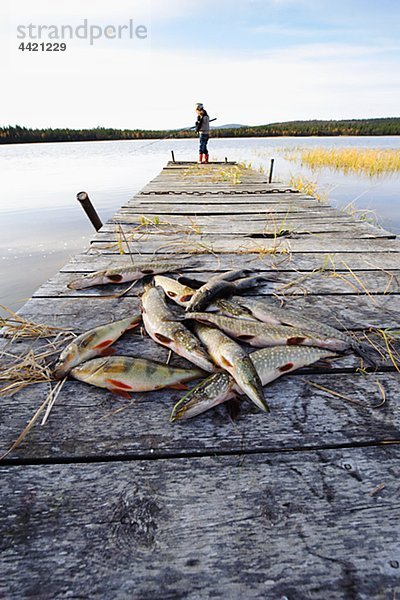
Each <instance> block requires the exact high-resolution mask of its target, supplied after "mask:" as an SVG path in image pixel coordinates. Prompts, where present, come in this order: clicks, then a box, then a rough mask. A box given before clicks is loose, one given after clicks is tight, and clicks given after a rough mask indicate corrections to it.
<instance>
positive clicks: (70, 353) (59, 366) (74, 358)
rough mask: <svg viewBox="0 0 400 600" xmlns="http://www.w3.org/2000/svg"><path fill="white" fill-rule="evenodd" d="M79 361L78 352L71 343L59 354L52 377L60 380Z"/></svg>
mask: <svg viewBox="0 0 400 600" xmlns="http://www.w3.org/2000/svg"><path fill="white" fill-rule="evenodd" d="M79 361H80V352H79V347H78V345H77V344H75V343H74V342H72V343H71V344H68V346H67V347H66V348H64V350H63V351H62V352H61V354H60V356H59V358H58V361H57V362H56V364H55V367H54V370H53V375H54V377H55V378H56V379H62V378H63V377H65V376H66V375H67V374H68V373H69V371H70V370H71V369H72V368H73V367H74V366H75V365H77V364H79Z"/></svg>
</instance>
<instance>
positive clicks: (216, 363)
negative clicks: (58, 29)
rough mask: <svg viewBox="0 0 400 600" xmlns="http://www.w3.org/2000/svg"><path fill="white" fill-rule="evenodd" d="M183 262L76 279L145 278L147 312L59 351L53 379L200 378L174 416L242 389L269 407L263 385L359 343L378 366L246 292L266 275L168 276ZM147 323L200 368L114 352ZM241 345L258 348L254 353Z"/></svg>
mask: <svg viewBox="0 0 400 600" xmlns="http://www.w3.org/2000/svg"><path fill="white" fill-rule="evenodd" d="M180 269H181V265H178V264H174V263H170V262H167V261H159V262H153V263H148V264H141V265H132V266H129V267H126V268H123V269H109V270H106V271H99V272H97V273H93V274H91V275H88V276H85V277H82V278H80V279H77V280H74V281H72V282H71V283H70V284H69V285H68V287H70V288H73V289H84V288H86V287H90V286H94V285H104V284H108V283H122V282H128V281H135V280H139V279H142V278H145V277H146V278H147V279H149V277H150V278H151V280H150V281H147V283H144V292H143V294H142V296H141V313H139V314H135V315H133V316H131V317H128V318H126V319H122V320H120V321H115V322H113V323H108V324H105V325H102V326H100V327H96V328H95V329H92V330H90V331H88V332H86V333H83V334H82V335H80V336H78V337H77V338H75V339H74V340H73V342H71V343H70V344H69V345H68V346H67V347H66V348H65V349H64V350H63V352H62V353H61V354H60V357H59V359H58V362H57V364H56V365H55V368H54V376H55V377H56V378H58V379H61V378H63V377H65V376H67V375H71V376H72V377H74V378H75V379H78V380H80V381H84V382H85V383H88V384H91V385H95V386H98V387H102V388H105V389H107V390H109V391H111V392H114V393H116V394H119V395H122V396H124V397H130V396H129V394H130V393H132V392H146V391H153V390H158V389H161V388H165V387H170V388H174V389H184V390H187V386H186V385H185V383H186V382H188V381H191V380H194V379H199V378H202V381H201V382H200V383H199V384H198V385H196V386H195V387H194V388H192V389H191V390H190V391H189V392H188V393H187V394H186V395H185V396H184V397H183V398H181V399H180V400H179V402H177V404H175V406H174V408H173V410H172V414H171V422H173V421H176V420H181V419H188V418H191V417H194V416H196V415H198V414H200V413H202V412H204V411H206V410H208V409H210V408H212V407H214V406H216V405H218V404H221V403H222V402H226V401H227V400H230V399H232V398H235V397H237V396H240V395H245V396H247V398H249V400H251V401H252V402H253V403H254V404H255V405H256V406H257V407H258V408H259V409H261V410H263V411H268V410H269V407H268V405H267V403H266V401H265V399H264V394H263V386H265V385H267V384H268V383H270V382H271V381H273V380H275V379H277V378H278V377H281V376H282V375H284V374H286V373H289V372H291V371H294V370H296V369H299V368H301V367H305V366H308V365H311V364H313V363H315V362H318V361H322V360H326V359H331V358H335V357H337V353H338V352H343V351H346V350H353V351H354V352H356V353H357V354H359V355H361V356H362V357H363V358H365V359H366V360H367V361H369V362H371V363H373V361H372V360H371V358H370V349H369V347H365V345H361V344H360V343H358V342H355V341H354V340H353V339H352V338H351V337H349V336H348V335H346V334H344V333H343V332H341V331H338V330H337V329H335V328H333V327H331V326H329V325H326V324H323V323H320V322H319V321H316V320H314V319H311V318H309V317H307V316H305V315H303V314H301V313H298V312H294V311H290V310H286V309H283V308H278V307H277V306H276V305H275V304H273V303H272V302H271V300H268V298H264V299H262V300H258V299H256V298H252V297H245V296H243V295H242V294H243V292H245V291H246V290H249V289H254V288H255V287H257V286H259V285H260V284H266V283H268V279H266V278H265V277H262V276H255V277H254V276H252V277H251V276H249V270H247V269H242V270H239V271H228V272H225V273H221V274H218V275H215V276H213V277H211V278H210V279H209V280H208V281H207V282H203V281H197V280H195V279H190V278H188V277H186V276H185V277H183V276H178V277H177V279H172V278H171V277H166V276H165V275H163V273H174V272H179V271H180ZM169 300H171V301H173V303H174V305H172V304H171V303H170V302H169ZM178 307H183V308H184V310H182V308H181V309H179V308H178ZM141 321H142V322H143V325H144V328H145V330H146V332H147V334H148V335H149V336H150V337H151V338H152V339H153V340H154V341H155V342H156V343H157V344H160V345H162V346H165V347H166V348H168V349H169V350H171V351H172V352H174V353H176V354H178V355H179V356H182V357H183V358H185V359H186V360H188V361H189V362H190V363H192V364H193V365H195V366H194V367H192V368H177V367H172V366H169V365H166V364H163V363H160V362H157V361H154V360H148V359H144V358H136V357H128V356H110V354H111V353H112V352H113V350H112V349H111V348H110V346H111V345H112V344H113V343H114V342H115V341H116V340H118V339H119V338H120V337H121V336H122V335H123V334H124V332H125V331H127V330H129V329H132V328H134V327H137V326H138V325H139V323H140V322H141ZM240 342H244V343H245V344H246V345H248V346H254V347H256V348H261V349H260V350H257V351H254V352H249V351H248V350H247V349H245V348H244V347H243V346H242V345H241V344H240ZM207 374H208V376H207Z"/></svg>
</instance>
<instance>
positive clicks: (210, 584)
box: [0, 447, 400, 600]
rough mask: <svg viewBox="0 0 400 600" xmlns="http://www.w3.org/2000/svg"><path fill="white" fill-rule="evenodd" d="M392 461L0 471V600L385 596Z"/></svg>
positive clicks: (215, 460) (390, 567) (360, 458)
mask: <svg viewBox="0 0 400 600" xmlns="http://www.w3.org/2000/svg"><path fill="white" fill-rule="evenodd" d="M398 458H399V456H398V450H396V449H395V448H392V447H385V448H382V449H381V452H380V453H378V454H377V453H376V451H375V449H370V448H360V449H351V450H348V449H343V450H330V451H320V452H300V453H289V454H271V455H268V456H263V455H253V456H242V457H237V456H231V457H205V458H196V459H193V458H191V459H186V460H168V461H167V464H166V461H163V460H150V461H139V462H128V463H126V462H115V463H103V464H102V463H99V464H86V465H85V464H71V465H46V466H29V467H27V466H24V467H12V468H1V470H0V472H1V479H2V492H3V502H2V504H1V507H0V528H1V531H2V535H1V538H0V539H1V542H0V544H1V548H2V577H1V579H0V594H1V595H2V597H4V598H22V597H24V598H28V597H38V598H61V597H63V598H64V597H65V598H68V597H73V598H132V599H135V600H142V599H143V598H148V599H154V600H155V599H156V598H160V597H162V598H165V599H169V600H175V599H176V598H186V599H188V600H197V599H198V598H204V599H211V598H216V597H217V598H221V599H232V598H249V599H259V598H310V599H313V600H320V598H323V597H326V595H327V594H328V595H329V598H332V599H334V600H348V599H349V598H359V599H362V600H370V599H379V600H384V599H386V598H393V597H394V595H395V594H396V591H398V590H399V586H400V574H399V568H398V564H399V563H398V558H399V555H398V536H397V533H396V532H397V528H398V522H399V518H400V512H399V501H398V483H397V482H398V477H399V467H398ZM372 532H373V533H372ZM328 590H329V591H328Z"/></svg>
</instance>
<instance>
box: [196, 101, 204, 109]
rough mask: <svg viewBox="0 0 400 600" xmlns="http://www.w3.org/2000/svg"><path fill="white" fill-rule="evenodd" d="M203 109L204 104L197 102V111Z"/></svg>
mask: <svg viewBox="0 0 400 600" xmlns="http://www.w3.org/2000/svg"><path fill="white" fill-rule="evenodd" d="M202 108H204V106H203V104H202V103H201V102H197V104H196V109H197V110H201V109H202Z"/></svg>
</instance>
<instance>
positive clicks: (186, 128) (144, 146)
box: [133, 117, 217, 152]
mask: <svg viewBox="0 0 400 600" xmlns="http://www.w3.org/2000/svg"><path fill="white" fill-rule="evenodd" d="M216 120H217V117H214V118H213V119H210V120H209V123H212V122H213V121H216ZM192 129H196V125H192V127H182V128H181V129H175V130H174V131H173V132H172V133H169V134H168V135H166V136H164V137H162V138H159V139H157V140H153V141H152V142H149V143H148V144H142V145H141V146H139V147H138V148H133V152H136V151H137V150H141V149H142V148H147V146H152V145H153V144H158V143H159V142H163V141H164V140H169V139H170V138H172V137H173V134H174V133H180V132H181V131H191V130H192Z"/></svg>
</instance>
